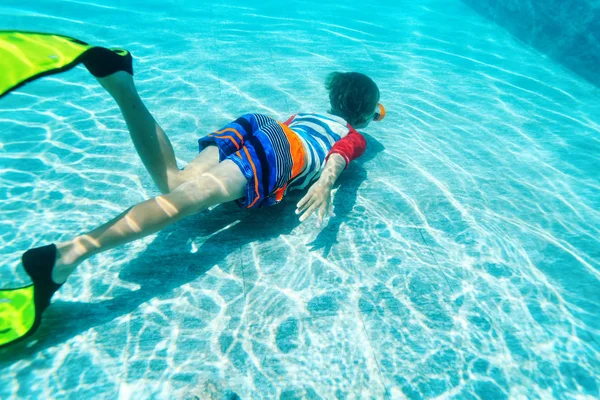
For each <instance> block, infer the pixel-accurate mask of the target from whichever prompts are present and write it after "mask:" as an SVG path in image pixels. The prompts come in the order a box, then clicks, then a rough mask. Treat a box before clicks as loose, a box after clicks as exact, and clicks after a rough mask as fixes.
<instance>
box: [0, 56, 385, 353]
mask: <svg viewBox="0 0 600 400" xmlns="http://www.w3.org/2000/svg"><path fill="white" fill-rule="evenodd" d="M78 62H82V63H83V64H84V65H85V66H86V68H87V69H88V70H89V71H90V73H92V75H94V76H95V77H96V79H97V80H98V82H99V83H100V84H101V85H102V86H103V87H104V88H105V89H106V91H107V92H108V93H109V94H110V95H111V96H112V97H113V98H114V100H115V101H116V103H117V104H118V106H119V108H120V110H121V113H122V115H123V118H124V119H125V122H126V124H127V127H128V129H129V133H130V136H131V139H132V141H133V144H134V146H135V148H136V150H137V153H138V154H139V156H140V158H141V160H142V162H143V164H144V166H145V167H146V169H147V171H148V173H149V174H150V176H151V177H152V179H153V180H154V182H155V183H156V185H157V186H158V188H159V190H160V191H161V193H162V195H160V196H157V197H154V198H152V199H149V200H146V201H143V202H141V203H139V204H136V205H134V206H133V207H130V208H129V209H127V210H125V211H124V212H123V213H121V214H120V215H118V216H117V217H115V218H114V219H113V220H111V221H109V222H107V223H105V224H103V225H101V226H99V227H97V228H96V229H94V230H92V231H90V232H87V233H84V234H82V235H79V236H77V237H74V238H73V239H71V240H68V241H66V242H63V243H58V244H50V245H47V246H43V247H38V248H34V249H30V250H27V251H26V252H25V253H24V254H23V257H22V264H23V267H24V268H25V270H26V271H27V273H28V274H29V275H30V277H31V279H32V281H33V297H34V306H35V316H34V322H33V325H32V326H31V328H30V329H29V330H28V331H27V332H26V333H25V334H23V335H22V336H20V337H19V338H18V339H17V340H20V339H22V338H24V337H26V336H29V335H30V334H31V333H33V331H35V329H36V328H37V327H38V326H39V324H40V321H41V315H42V312H43V311H44V310H45V309H46V308H47V307H48V306H49V305H50V299H51V298H52V296H53V294H54V293H55V292H56V291H57V290H58V289H59V288H60V287H61V286H62V284H64V282H65V281H66V280H67V278H68V277H69V275H71V274H72V273H73V271H74V270H75V269H76V267H77V266H78V265H79V264H80V263H81V262H83V261H84V260H86V259H88V258H90V257H92V256H93V255H95V254H98V253H101V252H104V251H106V250H109V249H111V248H114V247H117V246H120V245H123V244H125V243H129V242H131V241H134V240H136V239H139V238H142V237H144V236H147V235H150V234H152V233H155V232H157V231H159V230H161V229H163V228H165V227H166V226H168V225H170V224H172V223H174V222H176V221H179V220H180V219H182V218H184V217H186V216H189V215H192V214H195V213H198V212H201V211H204V210H206V209H208V208H209V207H211V206H214V205H216V204H220V203H226V202H232V201H235V202H236V203H237V204H238V205H239V206H240V207H245V208H256V207H265V206H272V205H275V204H277V203H279V202H280V201H282V199H283V197H284V195H285V194H286V193H287V191H288V190H294V189H306V188H308V192H307V193H306V195H305V196H304V197H303V198H302V199H301V200H300V201H299V203H298V204H297V210H296V214H299V215H301V217H300V221H301V222H302V221H304V220H306V218H308V217H309V216H310V215H312V214H313V213H315V212H316V213H317V215H318V219H319V221H322V220H323V218H324V216H325V215H326V214H328V213H331V207H332V204H331V190H332V188H333V185H334V183H335V181H336V180H337V178H338V177H339V176H340V174H341V173H342V171H343V170H344V169H346V168H347V166H348V164H349V163H350V162H351V161H352V160H353V159H355V158H357V157H359V156H360V155H361V154H362V153H363V152H364V150H365V147H366V141H365V139H364V137H363V136H362V135H361V134H360V133H358V132H357V131H356V130H355V128H358V129H361V128H365V127H367V126H368V125H369V123H370V122H371V121H372V120H376V121H379V120H381V119H382V118H383V117H384V116H385V110H384V108H383V106H382V105H380V104H379V103H378V102H379V89H378V87H377V85H376V84H375V83H374V82H373V81H372V80H371V79H370V78H369V77H367V76H365V75H363V74H360V73H338V72H335V73H332V74H330V75H329V76H328V77H327V81H326V87H327V89H328V91H329V99H330V103H331V111H330V112H329V113H323V114H320V113H311V114H305V113H300V114H296V115H294V116H292V117H290V118H289V119H288V120H287V121H286V122H283V123H282V122H277V121H276V120H274V119H272V118H270V117H268V116H265V115H261V114H246V115H243V116H241V117H239V118H238V119H236V120H235V121H233V122H231V123H229V124H227V125H226V126H225V127H223V128H222V129H221V130H218V131H215V132H213V133H211V134H209V135H207V136H205V137H202V138H200V139H199V140H198V143H199V150H200V153H199V155H198V156H197V157H196V158H195V159H194V160H193V161H191V162H190V163H189V164H187V165H186V167H185V168H184V169H183V170H180V169H179V168H178V167H177V163H176V158H175V154H174V150H173V147H172V146H171V143H170V141H169V139H168V137H167V135H166V134H165V132H164V131H163V130H162V128H161V127H160V126H159V125H158V123H157V122H156V121H155V119H154V118H153V116H152V115H151V114H150V112H149V111H148V109H147V108H146V106H145V105H144V103H143V101H142V100H141V98H140V97H139V95H138V92H137V90H136V87H135V84H134V81H133V66H132V57H131V54H130V53H129V52H127V51H123V50H118V51H113V50H108V49H105V48H101V47H93V48H90V49H89V50H86V52H85V53H84V54H83V55H82V56H81V57H80V59H78ZM1 345H3V342H2V341H0V346H1Z"/></svg>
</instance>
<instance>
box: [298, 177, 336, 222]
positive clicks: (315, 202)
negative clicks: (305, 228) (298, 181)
mask: <svg viewBox="0 0 600 400" xmlns="http://www.w3.org/2000/svg"><path fill="white" fill-rule="evenodd" d="M331 189H332V186H331V185H330V184H329V183H328V182H327V181H326V180H323V179H319V180H317V181H316V182H315V183H314V184H313V185H312V186H311V187H310V189H308V193H306V196H304V197H303V198H302V200H300V202H299V203H298V204H297V205H296V207H297V209H296V214H301V213H304V214H302V216H301V217H300V222H304V220H306V219H307V218H308V217H310V216H311V215H312V213H313V212H315V210H318V213H319V214H318V215H319V219H318V222H317V227H320V226H321V222H323V218H324V217H325V214H328V216H330V217H334V216H335V215H334V214H333V204H332V202H331Z"/></svg>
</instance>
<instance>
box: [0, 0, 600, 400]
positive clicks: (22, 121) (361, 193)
mask: <svg viewBox="0 0 600 400" xmlns="http://www.w3.org/2000/svg"><path fill="white" fill-rule="evenodd" d="M0 25H2V27H3V29H22V30H34V31H47V32H57V33H62V34H65V35H70V36H74V37H77V38H80V39H82V40H85V41H88V42H91V43H94V44H98V45H104V46H110V47H112V46H122V47H125V48H127V49H129V50H130V51H131V52H132V53H133V54H134V56H135V64H134V67H135V69H136V81H137V84H138V88H139V90H140V93H141V95H142V97H143V98H144V100H145V101H146V103H147V106H148V108H149V109H150V110H151V111H152V112H153V113H154V115H155V116H156V118H157V119H158V121H159V122H160V123H161V125H162V126H163V128H165V130H166V132H167V133H168V135H169V137H170V138H171V141H172V142H173V145H174V147H175V150H176V153H177V157H178V159H180V160H181V165H182V166H183V165H184V163H185V162H186V161H189V160H191V159H192V158H193V157H194V155H195V154H196V151H197V146H196V139H197V137H199V136H201V135H204V134H205V133H207V132H210V131H212V130H214V129H216V128H219V127H221V126H222V125H224V124H225V123H227V122H229V121H230V120H232V119H234V118H236V117H237V116H238V115H240V114H243V113H246V112H249V111H251V112H262V113H266V114H269V115H272V116H274V117H277V118H279V119H280V120H283V119H285V118H287V117H288V116H289V115H291V114H293V113H296V112H299V111H305V112H310V111H321V110H326V109H327V95H326V92H325V90H324V88H323V83H322V82H323V80H324V77H325V75H326V74H327V73H329V72H331V71H334V70H344V71H348V70H358V71H362V72H365V73H367V74H369V75H370V76H372V77H373V79H374V80H375V81H376V82H377V83H378V85H379V87H380V88H381V92H382V102H383V103H384V104H385V105H386V107H387V109H388V111H389V112H388V117H387V118H386V120H385V121H384V122H382V123H380V124H375V123H373V124H371V125H370V126H369V128H368V129H367V130H365V133H366V134H368V135H369V136H368V138H367V140H368V149H367V152H366V153H365V155H364V156H363V157H362V158H361V159H359V161H358V162H356V163H354V164H353V165H352V166H351V167H350V168H349V169H348V170H347V171H345V172H344V174H343V176H342V177H341V178H340V180H339V183H340V186H339V189H338V190H337V192H336V194H335V201H334V204H335V207H336V214H337V217H336V218H334V219H332V220H331V221H330V222H329V224H328V226H327V227H326V228H324V229H318V228H317V227H316V223H315V222H316V221H315V219H314V218H312V219H309V220H308V221H306V222H305V223H304V224H299V223H298V222H297V218H296V216H295V214H294V209H295V208H294V205H295V201H294V200H295V199H298V196H297V195H295V196H294V197H292V198H291V199H288V201H287V202H284V203H282V204H281V205H279V206H277V207H273V208H271V209H264V210H257V211H251V212H250V211H245V210H239V209H238V208H237V207H236V206H229V205H223V206H219V207H217V208H215V209H213V210H211V211H210V212H207V213H205V214H201V215H198V216H195V217H191V218H189V219H187V220H184V221H182V222H180V223H178V224H176V225H174V226H173V227H170V228H167V229H166V230H164V231H163V232H160V233H158V234H156V235H153V236H150V237H147V238H145V239H143V240H140V241H138V242H135V243H133V244H130V245H128V246H126V247H124V248H121V249H116V250H113V251H109V252H106V253H104V254H101V255H98V256H96V257H95V258H93V259H91V260H89V261H86V262H85V263H84V264H82V265H81V266H80V267H79V269H78V271H77V273H76V274H74V275H73V276H72V277H71V278H70V279H69V281H68V283H67V284H66V285H65V286H64V287H63V289H62V290H61V291H60V292H59V293H58V294H57V296H56V297H55V302H54V304H53V306H52V307H50V308H49V309H48V310H47V312H46V314H45V319H44V323H43V325H42V327H41V328H40V330H39V332H38V333H37V334H36V336H34V338H33V339H34V340H33V341H31V342H29V343H28V344H25V345H21V346H16V347H14V348H11V349H10V350H5V351H3V352H0V368H2V372H1V375H0V383H1V384H0V398H3V399H4V398H34V399H38V398H73V399H80V398H107V399H114V398H122V399H129V398H136V399H138V398H140V399H147V398H148V399H150V398H152V399H154V398H157V399H162V398H175V399H181V398H183V399H187V398H194V396H196V397H198V398H201V399H211V398H217V399H221V398H234V397H235V396H234V395H233V394H234V393H235V394H237V395H238V396H239V397H241V398H242V399H260V398H265V399H273V398H283V399H291V398H294V399H296V398H311V399H312V398H323V399H331V398H349V399H353V398H377V399H378V398H391V399H396V398H405V397H406V398H410V399H418V398H433V397H441V398H456V399H465V398H468V399H471V398H473V399H474V398H482V399H502V398H508V397H510V398H527V399H535V398H565V399H566V398H575V397H578V398H590V399H591V398H597V397H598V396H599V395H600V393H599V387H600V361H599V359H600V357H599V353H600V318H599V314H600V312H599V311H598V306H599V304H600V285H599V279H600V245H599V244H600V243H599V239H598V238H599V237H600V229H599V227H600V211H599V210H600V182H599V179H598V171H600V162H599V160H598V154H599V150H600V140H599V137H600V135H599V134H600V92H599V90H598V89H597V88H596V87H594V86H592V85H590V84H589V83H587V82H585V81H584V80H582V79H581V78H579V77H578V76H576V75H574V74H572V73H571V72H569V71H568V70H566V69H564V68H563V67H562V66H560V65H559V64H556V63H555V62H553V61H551V60H549V59H547V58H546V57H544V56H543V55H541V54H539V53H537V52H536V51H534V50H532V49H531V48H529V47H527V46H525V45H523V44H521V43H519V42H518V41H516V40H515V39H514V38H513V37H511V36H510V35H509V34H507V33H506V32H505V31H504V30H502V29H501V28H499V27H497V26H495V25H493V24H491V23H490V22H488V21H487V20H486V19H483V18H482V17H480V16H479V15H478V14H476V13H474V12H473V11H471V10H470V9H469V8H468V7H466V6H465V5H464V4H463V3H461V2H459V1H458V0H424V1H420V2H414V1H407V0H406V1H405V0H396V1H393V2H392V1H384V2H381V1H378V2H374V1H366V2H361V3H360V4H359V3H354V2H353V3H350V4H347V3H343V2H340V3H334V2H328V1H319V2H316V1H295V2H286V1H283V2H281V1H278V2H275V1H259V2H241V1H236V0H234V1H228V2H222V1H215V2H210V3H208V4H201V3H199V2H191V1H189V2H184V1H160V2H159V1H156V0H149V1H143V2H142V1H138V0H135V1H116V0H108V1H104V2H99V1H96V2H92V1H59V0H53V1H36V2H33V4H30V3H28V2H17V1H13V0H9V1H8V2H7V1H6V0H5V1H3V2H2V5H0ZM0 127H1V129H0V213H1V215H2V218H1V219H0V253H1V256H2V260H3V262H2V268H1V269H0V279H1V281H2V285H3V286H16V285H20V284H23V283H26V282H27V278H26V276H25V274H24V273H23V271H22V270H21V269H20V267H19V257H20V255H21V253H22V252H23V250H25V249H27V248H29V247H32V246H36V245H42V244H46V243H48V242H54V241H61V240H66V239H68V238H71V237H72V236H73V235H74V234H77V233H81V232H82V231H85V230H89V229H91V228H93V227H95V226H96V225H97V224H99V223H101V222H104V221H107V220H108V219H109V218H111V217H113V216H115V215H116V214H118V213H120V212H121V211H123V210H124V209H125V208H127V207H129V206H131V205H133V204H135V203H137V202H139V201H142V200H143V199H146V198H148V197H149V196H155V195H157V194H158V192H157V190H156V189H155V188H154V186H153V184H152V182H151V180H150V178H149V176H148V175H147V173H146V171H145V170H144V169H143V166H142V164H141V162H140V161H139V159H138V157H137V155H136V154H135V152H134V148H133V146H132V144H131V142H130V139H129V138H128V135H127V132H126V127H125V124H124V123H123V121H122V119H121V117H120V115H119V112H118V109H117V106H116V105H115V104H114V103H113V101H112V100H111V99H110V98H109V96H108V95H107V94H106V93H105V92H104V91H103V90H102V88H101V87H100V86H99V85H98V84H97V83H96V82H95V80H94V79H93V78H92V77H90V76H89V74H88V73H87V72H86V71H85V70H84V69H83V68H81V67H79V68H76V69H75V70H72V71H70V72H68V73H65V74H61V75H55V76H53V77H47V78H44V79H42V80H40V81H37V82H35V83H33V84H29V85H27V86H25V87H23V88H21V89H19V90H18V91H17V92H16V93H14V94H12V95H10V96H8V97H6V98H4V99H2V100H1V101H0Z"/></svg>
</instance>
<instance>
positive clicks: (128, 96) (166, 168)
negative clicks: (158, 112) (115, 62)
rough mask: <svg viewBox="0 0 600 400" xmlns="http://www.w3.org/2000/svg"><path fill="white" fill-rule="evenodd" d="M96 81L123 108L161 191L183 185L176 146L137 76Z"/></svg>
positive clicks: (119, 75) (120, 75)
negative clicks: (137, 85)
mask: <svg viewBox="0 0 600 400" xmlns="http://www.w3.org/2000/svg"><path fill="white" fill-rule="evenodd" d="M96 79H97V80H98V82H100V84H101V85H102V86H103V87H104V88H105V89H106V90H107V91H108V93H109V94H110V95H111V96H112V97H113V98H114V99H115V101H116V102H117V104H118V106H119V108H120V109H121V113H122V114H123V118H124V119H125V122H126V123H127V128H128V129H129V134H130V135H131V140H132V141H133V145H134V146H135V149H136V150H137V152H138V154H139V156H140V158H141V159H142V162H143V163H144V166H145V167H146V170H148V172H149V173H150V176H152V179H153V180H154V182H155V183H156V185H157V186H158V189H159V190H160V191H161V192H162V193H168V192H170V191H171V190H173V189H175V188H176V187H177V186H179V185H180V184H181V183H183V181H184V180H183V179H182V178H183V177H182V176H180V172H181V171H180V170H179V168H177V162H176V160H175V153H174V151H173V146H172V145H171V142H170V141H169V138H168V137H167V135H166V134H165V132H164V131H163V130H162V128H161V127H160V125H158V123H157V122H156V120H155V119H154V117H152V115H151V114H150V112H149V111H148V109H147V108H146V106H145V105H144V103H143V101H142V99H141V98H140V96H139V95H138V92H137V90H136V88H135V84H134V83H133V77H132V76H131V75H130V74H128V73H127V72H124V71H119V72H116V73H114V74H112V75H109V76H107V77H105V78H96ZM217 163H218V155H217Z"/></svg>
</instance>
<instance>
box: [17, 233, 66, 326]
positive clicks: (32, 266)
mask: <svg viewBox="0 0 600 400" xmlns="http://www.w3.org/2000/svg"><path fill="white" fill-rule="evenodd" d="M56 254H57V250H56V245H54V244H50V245H48V246H43V247H37V248H35V249H30V250H27V251H26V252H25V253H24V254H23V257H22V258H21V261H22V263H23V267H24V268H25V271H26V272H27V273H28V274H29V276H30V277H31V280H32V281H33V286H34V303H35V313H36V320H38V319H40V318H41V315H42V312H43V311H44V310H45V309H46V308H48V306H49V305H50V299H51V298H52V296H53V295H54V293H55V292H56V291H57V290H58V289H59V288H60V287H61V286H62V284H58V283H56V282H54V281H53V280H52V270H53V269H54V264H55V263H56Z"/></svg>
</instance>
